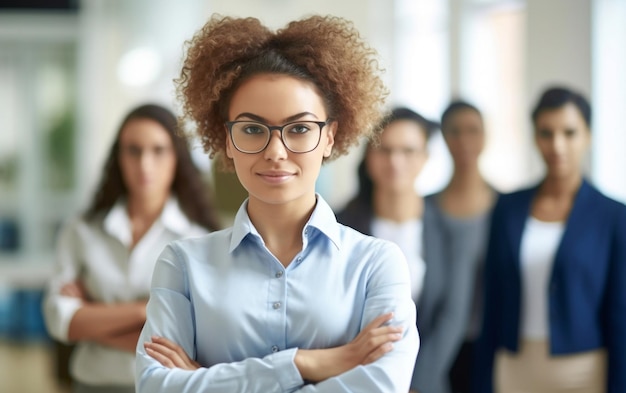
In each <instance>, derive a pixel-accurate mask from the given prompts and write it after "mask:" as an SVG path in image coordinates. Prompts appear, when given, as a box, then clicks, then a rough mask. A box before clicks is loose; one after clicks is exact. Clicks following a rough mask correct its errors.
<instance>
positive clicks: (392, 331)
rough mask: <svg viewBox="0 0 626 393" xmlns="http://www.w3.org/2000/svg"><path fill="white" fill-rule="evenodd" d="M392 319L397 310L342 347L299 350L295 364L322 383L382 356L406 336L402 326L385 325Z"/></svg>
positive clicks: (375, 322) (377, 320)
mask: <svg viewBox="0 0 626 393" xmlns="http://www.w3.org/2000/svg"><path fill="white" fill-rule="evenodd" d="M392 318H393V313H387V314H383V315H381V316H379V317H377V318H375V319H374V320H373V321H372V322H370V323H369V324H368V325H367V326H366V327H365V328H364V329H363V330H361V332H359V334H358V335H357V336H356V337H355V338H354V340H352V341H351V342H349V343H348V344H345V345H342V346H340V347H335V348H329V349H299V350H298V351H297V352H296V357H295V363H296V367H298V370H299V371H300V375H301V376H302V378H303V379H305V380H308V381H312V382H319V381H323V380H326V379H328V378H331V377H335V376H337V375H339V374H342V373H344V372H346V371H348V370H350V369H353V368H354V367H356V366H358V365H365V364H369V363H372V362H375V361H376V360H378V359H380V358H381V357H382V356H383V355H384V354H386V353H387V352H390V351H391V350H393V343H394V342H396V341H398V340H400V338H402V330H403V329H402V327H400V326H383V325H384V324H385V323H386V322H388V321H390V320H391V319H392Z"/></svg>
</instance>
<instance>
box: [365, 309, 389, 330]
mask: <svg viewBox="0 0 626 393" xmlns="http://www.w3.org/2000/svg"><path fill="white" fill-rule="evenodd" d="M392 318H393V313H392V312H388V313H386V314H382V315H380V316H378V317H376V318H374V319H373V320H372V322H370V323H369V324H367V326H365V328H364V329H363V330H362V331H366V330H371V329H375V328H377V327H380V326H381V325H383V324H384V323H386V322H389V321H391V319H392Z"/></svg>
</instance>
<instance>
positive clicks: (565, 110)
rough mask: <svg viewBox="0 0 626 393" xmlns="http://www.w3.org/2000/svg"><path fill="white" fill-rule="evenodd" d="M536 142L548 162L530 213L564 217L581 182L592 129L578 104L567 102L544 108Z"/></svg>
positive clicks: (550, 218)
mask: <svg viewBox="0 0 626 393" xmlns="http://www.w3.org/2000/svg"><path fill="white" fill-rule="evenodd" d="M535 143H536V145H537V148H538V150H539V152H540V153H541V157H542V158H543V160H544V162H545V164H546V177H545V179H544V180H543V182H542V183H541V185H540V186H539V190H538V192H537V195H536V196H535V199H534V201H533V205H532V208H531V209H532V210H531V214H532V216H533V217H535V218H537V219H538V220H541V221H565V220H566V219H567V216H568V214H569V212H570V210H571V208H572V204H573V203H574V198H575V196H576V192H577V191H578V189H579V187H580V185H581V183H582V169H581V166H582V162H583V159H584V157H585V155H586V153H587V151H588V150H589V146H590V144H591V131H590V129H589V125H588V124H587V123H586V122H585V119H584V118H583V116H582V114H581V113H580V111H579V110H578V108H577V107H576V106H575V105H574V104H572V103H567V104H565V105H564V106H562V107H560V108H557V109H550V110H544V111H541V112H540V113H539V115H538V116H537V119H536V120H535Z"/></svg>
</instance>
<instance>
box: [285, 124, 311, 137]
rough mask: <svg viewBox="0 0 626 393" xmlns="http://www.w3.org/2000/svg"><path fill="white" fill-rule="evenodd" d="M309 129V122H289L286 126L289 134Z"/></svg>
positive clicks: (301, 132)
mask: <svg viewBox="0 0 626 393" xmlns="http://www.w3.org/2000/svg"><path fill="white" fill-rule="evenodd" d="M309 131H311V124H309V123H296V124H289V126H288V127H287V132H289V133H290V134H306V133H307V132H309Z"/></svg>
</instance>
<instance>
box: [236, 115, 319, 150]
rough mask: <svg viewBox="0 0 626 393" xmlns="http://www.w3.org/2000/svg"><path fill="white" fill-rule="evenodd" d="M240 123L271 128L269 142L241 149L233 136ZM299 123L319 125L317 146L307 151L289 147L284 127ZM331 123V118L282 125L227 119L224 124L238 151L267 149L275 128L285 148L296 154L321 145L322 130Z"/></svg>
mask: <svg viewBox="0 0 626 393" xmlns="http://www.w3.org/2000/svg"><path fill="white" fill-rule="evenodd" d="M238 123H248V124H259V125H262V126H263V127H266V128H267V129H268V130H269V136H268V138H267V142H265V145H264V146H263V147H262V148H261V149H259V150H257V151H246V150H241V148H239V146H237V144H236V143H235V139H234V138H233V126H234V125H235V124H238ZM298 123H314V124H317V125H318V127H319V128H320V134H319V135H318V137H317V143H316V144H315V146H314V147H313V148H312V149H310V150H307V151H293V150H291V149H290V148H289V146H287V143H286V142H285V137H284V135H283V129H284V128H285V127H287V126H290V125H293V124H298ZM330 123H331V119H327V120H326V121H313V120H300V121H291V122H289V123H285V124H283V125H282V126H270V125H268V124H265V123H261V122H260V121H251V120H235V121H227V122H225V123H224V125H225V126H226V128H227V129H228V134H229V135H230V140H231V141H232V142H233V146H235V149H237V150H238V151H240V152H242V153H245V154H257V153H260V152H262V151H263V150H265V149H266V148H267V146H269V144H270V141H271V140H272V131H274V130H278V132H279V133H280V140H281V141H282V142H283V145H284V146H285V149H287V150H289V151H290V152H292V153H294V154H305V153H310V152H312V151H313V150H315V149H317V147H318V146H319V145H320V141H321V140H322V131H323V130H324V127H326V126H327V125H328V124H330Z"/></svg>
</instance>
